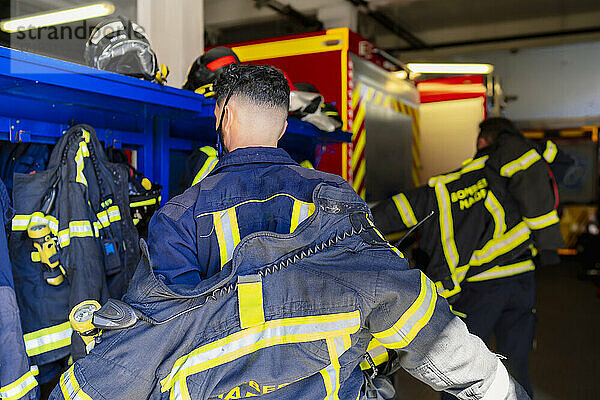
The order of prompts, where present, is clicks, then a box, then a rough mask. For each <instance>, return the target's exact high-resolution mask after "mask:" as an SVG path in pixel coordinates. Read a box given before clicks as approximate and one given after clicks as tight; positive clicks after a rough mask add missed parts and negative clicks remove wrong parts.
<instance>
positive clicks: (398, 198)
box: [392, 193, 417, 228]
mask: <svg viewBox="0 0 600 400" xmlns="http://www.w3.org/2000/svg"><path fill="white" fill-rule="evenodd" d="M392 200H393V201H394V204H395V205H396V208H397V209H398V213H399V214H400V218H402V222H403V223H404V225H405V226H406V227H407V228H410V227H411V226H415V225H416V224H417V218H416V217H415V213H414V211H413V209H412V207H411V206H410V203H409V202H408V199H407V198H406V196H405V195H404V194H403V193H398V194H397V195H395V196H394V197H392Z"/></svg>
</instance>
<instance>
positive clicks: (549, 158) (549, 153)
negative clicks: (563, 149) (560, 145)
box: [544, 140, 558, 164]
mask: <svg viewBox="0 0 600 400" xmlns="http://www.w3.org/2000/svg"><path fill="white" fill-rule="evenodd" d="M557 154H558V149H557V148H556V145H555V144H554V143H553V142H552V141H551V140H548V141H546V150H544V160H546V162H548V163H550V164H552V163H553V162H554V159H555V158H556V155H557Z"/></svg>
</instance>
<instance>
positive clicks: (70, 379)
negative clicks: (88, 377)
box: [59, 365, 92, 400]
mask: <svg viewBox="0 0 600 400" xmlns="http://www.w3.org/2000/svg"><path fill="white" fill-rule="evenodd" d="M74 367H75V366H74V365H72V366H71V368H69V369H68V370H67V371H65V373H64V374H62V376H61V377H60V382H59V386H60V390H61V392H62V394H63V397H64V398H65V400H92V398H91V397H90V396H89V395H88V394H87V393H85V392H84V391H83V389H82V388H81V386H79V382H77V379H76V378H75V373H74V372H73V368H74Z"/></svg>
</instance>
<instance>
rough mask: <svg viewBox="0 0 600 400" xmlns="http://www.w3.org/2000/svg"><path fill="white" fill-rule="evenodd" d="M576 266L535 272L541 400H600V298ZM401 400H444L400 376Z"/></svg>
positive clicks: (534, 367) (536, 378) (536, 374)
mask: <svg viewBox="0 0 600 400" xmlns="http://www.w3.org/2000/svg"><path fill="white" fill-rule="evenodd" d="M579 272H580V268H579V267H578V265H577V264H575V263H573V262H564V263H562V264H560V265H558V266H555V267H547V268H542V269H539V270H538V271H536V280H537V289H538V304H537V315H538V324H537V330H536V347H535V349H534V351H533V352H532V355H531V366H530V371H531V380H532V382H533V386H534V391H535V399H537V400H563V399H564V400H571V399H577V400H579V399H581V400H584V399H600V297H599V296H598V293H597V288H596V286H595V285H594V284H593V283H592V282H590V281H584V280H580V279H578V278H577V275H578V273H579ZM396 388H397V389H396V390H397V396H396V398H397V399H399V400H406V399H411V400H414V399H419V400H430V399H431V400H434V399H436V400H437V399H439V394H437V393H436V392H434V391H433V390H431V389H430V388H429V387H428V386H426V385H425V384H422V383H421V382H418V381H416V380H415V379H414V378H412V377H411V376H410V375H408V374H407V373H406V372H404V371H401V372H400V373H399V374H398V376H397V377H396Z"/></svg>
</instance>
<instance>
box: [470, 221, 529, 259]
mask: <svg viewBox="0 0 600 400" xmlns="http://www.w3.org/2000/svg"><path fill="white" fill-rule="evenodd" d="M530 234H531V231H530V230H529V228H527V225H525V223H524V222H519V223H518V224H517V225H516V226H515V227H514V228H512V229H511V230H510V231H508V232H506V233H505V234H503V235H501V236H499V237H497V238H494V239H491V240H490V241H488V242H487V243H486V244H485V246H483V248H481V249H480V250H475V251H474V252H473V255H472V256H471V260H470V261H469V265H471V266H478V265H483V264H485V263H488V262H490V261H492V260H494V259H495V258H496V257H498V256H501V255H502V254H505V253H508V252H509V251H511V250H513V249H514V248H516V247H517V246H519V245H520V244H521V243H523V242H525V241H526V240H527V239H529V236H530Z"/></svg>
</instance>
